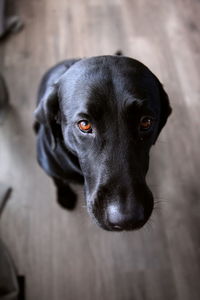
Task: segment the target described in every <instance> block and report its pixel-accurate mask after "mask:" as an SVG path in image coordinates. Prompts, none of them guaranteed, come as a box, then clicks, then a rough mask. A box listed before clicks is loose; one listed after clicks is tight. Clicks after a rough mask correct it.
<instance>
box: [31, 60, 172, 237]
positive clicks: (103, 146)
mask: <svg viewBox="0 0 200 300" xmlns="http://www.w3.org/2000/svg"><path fill="white" fill-rule="evenodd" d="M170 113H171V108H170V105H169V100H168V96H167V94H166V93H165V91H164V89H163V87H162V85H161V83H160V82H159V80H158V79H157V78H156V76H155V75H153V74H152V72H151V71H150V70H149V69H148V68H147V67H145V66H144V65H143V64H142V63H140V62H138V61H136V60H134V59H131V58H127V57H118V56H100V57H93V58H89V59H83V60H80V61H78V62H77V63H75V64H73V65H72V66H71V67H70V68H69V69H68V70H67V71H66V72H65V73H64V74H63V75H62V76H61V77H60V79H59V80H58V82H57V83H56V84H55V85H54V86H52V87H51V88H50V89H49V92H48V93H47V96H46V98H45V99H44V100H43V102H42V103H41V104H40V107H39V108H38V110H37V112H36V114H37V117H38V118H39V119H41V120H42V121H43V122H46V124H48V126H49V128H50V130H51V133H52V140H53V141H55V136H54V135H55V130H54V126H55V123H56V122H57V123H59V124H60V127H61V130H62V135H63V139H64V143H65V145H66V147H67V148H68V149H69V150H70V151H71V152H72V153H73V154H74V155H76V156H77V157H78V160H79V163H80V167H81V170H82V173H83V176H84V181H85V196H86V202H87V207H88V211H89V213H90V214H91V215H92V217H93V218H94V219H95V221H96V222H97V223H98V224H99V225H100V226H101V227H103V228H104V229H107V230H113V231H114V230H116V231H117V230H132V229H137V228H140V227H142V226H143V225H144V224H145V223H146V221H147V220H148V218H149V217H150V215H151V212H152V209H153V196H152V193H151V191H150V189H149V188H148V186H147V184H146V180H145V176H146V173H147V170H148V166H149V151H150V148H151V146H152V145H153V144H154V143H155V141H156V139H157V137H158V135H159V133H160V131H161V129H162V128H163V126H164V125H165V123H166V121H167V118H168V116H169V114H170ZM58 120H59V122H58ZM56 126H58V124H57V125H56Z"/></svg>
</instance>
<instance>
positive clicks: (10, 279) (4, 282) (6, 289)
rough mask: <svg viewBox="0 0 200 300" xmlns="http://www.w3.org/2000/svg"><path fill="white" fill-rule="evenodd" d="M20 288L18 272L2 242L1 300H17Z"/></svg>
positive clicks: (0, 255)
mask: <svg viewBox="0 0 200 300" xmlns="http://www.w3.org/2000/svg"><path fill="white" fill-rule="evenodd" d="M18 294H19V286H18V281H17V275H16V270H15V267H14V264H13V261H12V259H11V257H10V254H9V252H8V250H7V249H6V247H5V245H4V244H3V243H2V241H1V240H0V299H1V300H4V299H5V300H17V299H18Z"/></svg>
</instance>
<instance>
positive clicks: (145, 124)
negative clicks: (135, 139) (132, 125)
mask: <svg viewBox="0 0 200 300" xmlns="http://www.w3.org/2000/svg"><path fill="white" fill-rule="evenodd" d="M153 121H154V119H153V118H152V117H148V116H144V117H142V118H141V119H140V124H139V129H140V131H147V130H149V129H150V128H151V127H152V125H153Z"/></svg>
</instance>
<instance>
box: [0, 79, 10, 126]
mask: <svg viewBox="0 0 200 300" xmlns="http://www.w3.org/2000/svg"><path fill="white" fill-rule="evenodd" d="M8 106H9V96H8V89H7V87H6V83H5V80H4V79H3V77H2V76H1V74H0V125H1V124H2V123H3V121H4V120H5V116H6V113H7V111H8Z"/></svg>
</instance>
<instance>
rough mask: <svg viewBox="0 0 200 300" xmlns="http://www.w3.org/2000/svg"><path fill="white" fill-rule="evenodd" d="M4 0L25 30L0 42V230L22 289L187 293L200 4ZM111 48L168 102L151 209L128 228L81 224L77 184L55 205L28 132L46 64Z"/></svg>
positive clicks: (61, 293) (96, 294) (122, 295)
mask: <svg viewBox="0 0 200 300" xmlns="http://www.w3.org/2000/svg"><path fill="white" fill-rule="evenodd" d="M9 2H10V3H11V2H12V1H9ZM11 5H12V3H11ZM13 9H14V10H15V11H16V13H17V14H19V15H20V16H21V18H22V19H23V20H24V22H25V28H24V30H23V31H21V32H20V33H18V34H16V35H13V36H11V37H10V38H9V39H6V40H5V41H4V42H3V43H1V44H0V54H1V57H0V64H1V73H3V75H4V77H5V79H6V81H7V85H8V87H9V92H10V98H11V104H12V109H11V111H10V113H9V116H8V119H7V120H6V122H5V123H4V125H3V126H1V127H0V141H1V142H0V166H1V169H0V181H3V182H7V183H8V184H10V185H11V186H12V187H13V193H12V196H11V199H10V200H9V203H8V205H7V207H6V209H5V211H4V213H3V215H2V218H1V227H0V234H1V238H2V239H3V240H4V242H5V243H6V244H7V246H8V248H9V250H10V252H11V254H12V256H13V258H14V261H15V263H16V266H17V268H18V270H19V273H20V274H22V275H24V276H25V277H26V284H27V288H26V293H27V299H28V300H35V299H37V298H38V299H42V300H60V299H67V300H79V299H85V300H93V299H95V300H101V299H104V300H122V299H123V300H151V299H152V300H157V299H158V300H168V299H170V300H176V299H177V300H190V299H192V300H199V298H200V286H199V276H200V264H199V262H200V257H199V256H200V252H199V246H200V235H199V228H200V218H199V217H200V212H199V208H200V201H199V200H200V189H199V174H200V160H199V145H200V133H199V129H198V128H199V109H200V102H199V95H200V84H199V63H200V60H199V57H200V39H199V32H200V19H199V13H200V2H199V1H197V0H196V1H195V0H178V1H172V0H170V1H164V0H163V1H159V0H153V1H145V0H135V1H133V0H117V1H115V0H109V1H106V0H103V1H100V0H85V1H81V0H73V1H72V0H69V1H64V0H60V1H53V0H31V1H26V0H21V1H16V2H15V5H14V6H13ZM119 49H120V50H122V51H123V52H124V54H125V55H127V56H131V57H134V58H137V59H139V60H141V61H142V62H144V63H145V64H147V65H148V67H149V68H150V69H152V71H153V72H155V74H156V75H157V76H158V77H159V78H160V79H161V81H162V82H163V83H164V87H165V88H166V90H167V92H168V94H169V97H170V101H171V104H172V107H173V114H172V116H171V117H170V119H169V122H168V124H167V126H166V128H165V129H164V130H163V132H162V134H161V136H160V138H159V141H158V143H157V144H156V145H155V146H154V147H153V149H152V151H151V164H150V170H149V173H148V182H149V184H150V186H151V188H152V190H153V192H154V194H155V198H156V202H157V204H156V208H155V210H154V213H153V216H152V218H151V220H150V222H149V223H148V224H147V225H146V226H145V227H144V228H143V229H141V230H140V231H137V232H128V233H126V232H124V233H110V232H105V231H103V230H102V229H100V228H98V227H97V226H96V225H95V224H93V223H92V220H91V219H90V217H89V216H88V214H87V211H86V207H85V203H84V197H83V190H82V187H81V186H76V185H75V186H73V188H74V189H75V190H76V191H77V193H78V196H79V203H78V207H77V209H76V210H75V211H74V212H67V211H64V210H62V209H61V208H60V207H59V206H58V205H57V203H56V201H55V189H54V186H53V184H52V182H51V179H50V178H48V177H47V176H46V175H45V174H44V172H43V171H42V170H41V169H40V168H39V166H38V165H37V162H36V153H35V137H34V133H33V130H32V123H33V111H34V108H35V103H36V94H37V88H38V84H39V81H40V79H41V76H42V74H43V73H44V72H45V71H46V70H47V68H48V67H50V66H52V65H53V64H54V63H57V62H58V61H60V60H63V59H66V58H71V57H87V56H92V55H101V54H113V53H114V52H115V51H116V50H119Z"/></svg>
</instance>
